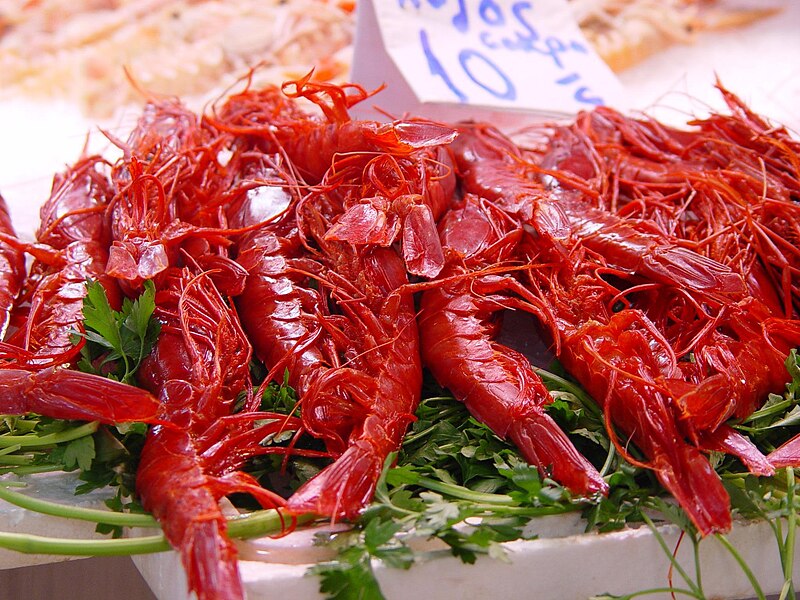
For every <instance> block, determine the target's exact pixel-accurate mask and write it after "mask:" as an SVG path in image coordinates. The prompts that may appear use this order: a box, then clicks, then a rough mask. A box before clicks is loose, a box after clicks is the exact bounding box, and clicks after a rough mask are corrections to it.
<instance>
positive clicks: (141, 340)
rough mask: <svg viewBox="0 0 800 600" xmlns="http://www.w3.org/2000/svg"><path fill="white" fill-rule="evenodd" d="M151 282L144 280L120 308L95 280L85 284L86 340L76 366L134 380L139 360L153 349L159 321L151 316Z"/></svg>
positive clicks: (153, 306)
mask: <svg viewBox="0 0 800 600" xmlns="http://www.w3.org/2000/svg"><path fill="white" fill-rule="evenodd" d="M155 307H156V301H155V286H154V285H153V282H152V281H149V280H148V281H145V283H144V291H143V292H142V294H141V295H140V296H139V297H138V298H137V299H136V300H133V301H131V300H130V299H128V298H125V300H124V301H123V304H122V310H120V311H116V310H114V309H112V308H111V305H110V304H109V302H108V296H107V295H106V290H105V288H104V287H103V286H102V285H101V284H100V283H99V282H97V281H93V282H89V283H87V286H86V297H85V298H84V301H83V316H84V327H85V330H86V331H85V334H84V336H85V337H86V342H87V343H86V344H85V345H84V347H83V348H82V350H81V360H80V362H79V363H78V368H79V369H81V370H82V371H86V372H87V373H97V374H101V375H105V376H107V377H111V378H113V379H117V380H118V381H123V382H125V383H130V384H134V379H133V377H134V375H135V373H136V371H137V369H138V368H139V365H141V363H142V360H143V359H144V357H146V356H147V355H148V354H150V352H151V350H152V349H153V344H155V341H156V339H157V338H158V334H159V332H160V331H161V324H160V323H159V322H158V320H156V319H154V318H153V312H154V311H155Z"/></svg>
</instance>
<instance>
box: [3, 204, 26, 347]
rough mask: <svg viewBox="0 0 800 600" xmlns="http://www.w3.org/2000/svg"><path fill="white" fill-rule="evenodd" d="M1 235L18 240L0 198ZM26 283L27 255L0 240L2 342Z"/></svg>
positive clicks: (13, 245) (5, 206) (15, 246)
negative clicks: (18, 297) (13, 309)
mask: <svg viewBox="0 0 800 600" xmlns="http://www.w3.org/2000/svg"><path fill="white" fill-rule="evenodd" d="M0 234H3V235H4V236H7V237H9V238H11V239H12V241H13V240H14V239H15V238H16V233H15V232H14V226H13V225H12V223H11V215H10V214H9V210H8V205H7V204H6V201H5V200H4V199H3V197H2V196H0ZM24 281H25V254H24V253H23V252H22V250H21V249H20V247H19V246H18V245H16V244H13V243H8V242H6V241H4V240H3V239H2V238H0V340H2V339H3V338H4V337H5V335H6V329H7V328H8V323H9V320H10V318H11V309H12V308H13V307H14V305H15V303H16V301H17V296H19V293H20V291H22V285H23V282H24Z"/></svg>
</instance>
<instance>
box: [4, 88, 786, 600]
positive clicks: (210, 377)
mask: <svg viewBox="0 0 800 600" xmlns="http://www.w3.org/2000/svg"><path fill="white" fill-rule="evenodd" d="M720 89H721V92H722V93H723V94H724V96H725V98H726V100H727V101H728V105H729V108H730V114H728V115H722V114H714V115H711V116H710V117H708V118H706V119H703V120H697V121H694V122H692V123H690V124H689V126H688V128H687V129H674V128H669V127H666V126H664V125H662V124H660V123H658V122H656V121H653V120H648V119H646V118H638V119H634V118H631V117H627V116H625V115H622V114H620V113H618V112H615V111H613V110H612V109H609V108H598V109H596V110H594V111H593V112H589V113H583V114H580V115H578V116H577V118H576V119H575V120H574V122H572V123H568V124H557V125H550V126H548V127H547V128H542V129H541V130H540V131H539V132H538V133H539V134H540V135H539V136H538V137H539V138H540V139H545V140H546V143H544V144H542V145H537V146H536V147H530V148H528V147H524V146H522V145H520V144H517V143H515V142H514V141H513V140H512V139H510V138H509V137H507V136H506V135H504V134H503V133H502V132H500V131H499V130H497V129H495V128H494V127H492V126H491V125H489V124H479V123H460V124H446V123H437V122H431V121H427V120H423V119H416V118H410V117H409V118H404V119H399V120H395V121H389V122H373V121H358V120H353V119H351V117H350V115H349V109H350V108H351V107H352V106H353V105H354V104H355V103H357V102H360V101H363V100H364V99H365V98H367V97H369V95H370V94H369V92H367V91H365V90H364V89H362V88H360V87H359V86H356V85H344V86H338V85H334V84H330V83H321V82H318V81H313V80H311V79H310V77H303V78H300V79H297V80H294V81H290V82H287V83H285V84H284V85H283V86H282V87H280V88H278V87H274V86H271V87H265V88H261V89H256V88H252V87H250V86H248V87H246V88H245V89H244V91H242V92H240V93H237V94H233V95H231V96H229V97H227V98H225V99H222V100H220V101H218V102H217V103H216V104H214V105H213V106H211V107H210V109H209V110H208V111H207V112H206V113H205V114H195V113H194V112H192V111H191V110H189V109H187V108H186V107H185V106H184V105H183V104H181V102H180V101H178V100H177V99H176V100H164V99H158V100H153V101H151V102H150V103H149V104H148V105H147V106H146V107H145V109H144V112H143V114H142V116H141V118H140V120H139V122H138V124H137V125H136V127H135V128H134V130H133V131H132V133H131V134H130V136H129V137H128V138H127V139H126V140H117V139H114V140H113V141H114V143H115V144H116V145H117V146H118V147H119V149H120V150H121V154H122V156H121V158H119V159H118V160H117V161H116V162H114V163H113V164H111V163H108V162H106V161H105V160H103V159H102V158H101V157H98V156H87V157H83V158H81V160H80V161H79V162H78V163H76V164H75V165H74V166H72V167H71V168H69V169H68V170H67V171H66V172H65V173H63V174H61V175H58V176H57V177H56V178H55V181H54V186H53V192H52V195H51V196H50V198H49V199H48V200H47V201H46V202H45V203H44V205H43V207H42V211H41V215H42V224H41V227H40V228H39V231H38V232H37V235H36V241H35V242H33V243H30V244H26V243H22V242H21V241H19V240H18V239H17V238H16V236H15V233H14V230H13V226H12V223H11V222H10V219H9V218H8V211H7V210H6V206H5V204H4V203H2V202H1V201H0V261H2V263H3V267H4V268H3V269H2V272H1V274H0V311H2V312H0V327H2V330H3V341H2V342H0V382H1V384H2V390H3V393H2V395H0V412H2V413H6V414H21V413H25V412H29V411H35V412H38V413H41V414H44V415H48V416H52V417H55V418H69V419H85V420H99V421H102V422H105V423H112V424H113V423H119V422H122V421H143V422H146V423H149V424H150V428H149V432H148V434H147V438H146V441H145V445H144V448H143V450H142V455H141V460H140V464H139V468H138V472H137V483H136V493H137V495H138V496H139V498H140V499H141V501H142V503H143V505H144V507H145V508H146V509H148V510H149V511H151V512H152V513H153V515H154V516H155V517H156V518H157V519H158V520H159V522H160V523H161V526H162V528H163V530H164V533H165V535H166V537H167V539H168V540H169V542H170V543H171V544H172V546H173V547H174V548H175V549H176V550H177V551H178V552H179V553H180V556H181V559H182V562H183V565H184V568H185V570H186V573H187V577H188V582H189V588H190V589H191V590H192V591H193V592H195V593H196V594H197V596H198V598H201V599H223V598H224V599H236V598H243V597H244V591H243V589H242V584H241V581H240V579H239V576H238V571H237V565H236V548H235V546H234V545H233V544H232V543H231V541H230V540H229V539H228V536H227V533H226V524H225V519H224V518H223V516H222V513H221V511H220V507H219V501H220V500H221V499H222V498H223V497H225V496H228V495H230V494H233V493H244V494H249V495H251V496H252V497H253V498H254V499H255V500H256V501H257V502H258V503H260V504H261V505H262V506H264V507H267V508H276V509H278V510H279V511H280V512H281V514H282V515H284V518H285V523H286V528H287V531H288V530H289V529H291V526H292V521H293V519H294V518H295V517H297V516H299V515H306V514H312V515H316V516H317V517H319V518H325V519H328V520H342V519H346V520H354V519H356V518H358V516H359V514H360V513H361V512H362V511H363V510H364V509H365V508H366V507H367V505H368V504H369V503H370V502H371V499H372V496H373V494H374V492H375V488H376V485H377V483H378V480H379V477H380V474H381V471H382V469H383V467H384V464H385V462H386V460H387V459H388V458H389V456H390V455H391V454H392V453H393V452H395V451H397V450H398V449H399V447H400V445H401V443H402V440H403V436H404V434H405V432H406V429H407V427H408V426H409V424H410V423H411V422H412V421H413V420H414V419H415V416H414V413H415V410H416V408H417V406H418V404H419V402H420V398H421V394H422V383H423V378H424V375H425V373H426V372H427V373H430V375H431V376H432V377H433V378H434V379H435V380H436V381H437V382H438V383H439V384H440V385H441V386H442V387H444V388H446V389H448V390H449V391H450V392H451V393H452V394H453V395H454V397H455V398H457V399H458V400H460V401H461V402H463V403H464V404H465V406H466V407H467V409H468V410H469V411H470V412H471V414H472V415H473V416H474V417H475V418H476V419H478V420H480V421H482V422H483V423H485V424H486V425H487V426H488V427H489V428H491V429H492V431H494V432H495V433H496V435H497V436H499V437H501V438H503V439H506V440H508V441H509V442H510V443H512V444H514V445H515V446H516V447H517V448H518V450H519V452H520V454H521V455H522V456H523V457H524V458H525V459H526V460H527V461H528V462H529V463H530V464H531V465H534V466H536V467H537V468H538V469H539V470H540V472H541V473H542V475H543V476H547V477H551V478H552V479H554V480H556V481H557V482H559V483H561V484H562V485H563V486H564V487H566V488H567V489H569V490H570V491H571V492H573V493H574V494H575V495H577V496H582V497H585V498H588V499H591V498H593V497H596V496H598V495H602V494H605V493H607V492H608V483H607V481H606V480H605V479H604V478H603V476H602V475H601V474H600V472H599V471H598V470H597V468H596V466H595V465H593V464H592V462H591V461H590V460H588V459H587V458H586V457H585V456H583V455H582V454H581V453H580V451H579V450H578V449H577V448H576V447H575V445H573V442H572V441H571V439H570V437H569V436H568V435H566V433H565V432H564V431H562V430H561V429H560V428H559V425H558V424H557V423H556V421H555V420H554V419H553V418H552V417H551V416H550V415H549V414H548V412H547V407H548V405H549V404H550V403H551V401H552V398H551V396H550V394H549V393H548V390H547V388H546V387H545V385H544V383H543V382H542V380H541V379H540V377H539V376H538V375H537V371H536V369H535V368H534V366H533V365H532V364H531V362H530V360H529V359H528V358H527V357H526V356H525V355H523V354H522V353H520V352H518V351H516V350H515V349H514V348H511V347H509V346H507V345H505V344H504V343H503V341H502V340H501V336H500V332H501V328H502V321H503V315H504V313H506V312H507V311H523V312H526V313H529V314H530V315H532V316H533V317H534V318H535V320H537V321H538V324H539V327H538V328H537V329H536V330H531V331H530V332H528V333H527V334H528V335H529V336H530V337H531V338H533V337H535V336H538V337H540V338H542V339H543V340H544V342H545V343H546V344H548V345H549V347H550V349H551V350H552V352H553V354H554V355H555V356H556V357H557V358H558V359H559V360H560V361H561V363H562V364H563V365H564V367H565V368H566V369H567V371H568V372H569V373H570V374H571V375H572V376H573V377H574V378H575V379H577V381H578V382H580V384H582V385H583V387H584V388H585V389H586V390H587V391H588V392H589V394H590V395H591V396H592V397H593V398H594V400H595V401H596V402H597V403H598V404H599V405H600V406H601V407H602V410H603V413H604V415H605V420H606V425H607V428H608V435H609V438H610V439H611V440H612V442H613V443H614V444H615V446H616V447H617V450H618V452H619V453H620V454H621V455H622V456H624V457H625V458H627V459H628V460H629V461H630V462H631V463H632V464H635V465H637V466H640V467H642V468H645V469H650V470H652V471H653V472H654V474H655V476H656V477H657V478H658V479H659V481H660V482H661V483H662V484H663V486H664V488H665V489H666V490H667V491H668V492H669V493H670V494H672V496H674V498H675V499H676V500H677V502H678V503H679V504H680V505H681V507H683V509H684V510H685V512H686V513H687V515H688V516H689V518H690V519H691V521H692V522H693V523H694V524H695V525H696V527H697V529H698V530H699V531H700V532H701V533H702V534H709V533H712V532H723V531H726V530H728V529H729V528H730V527H731V511H730V502H729V499H728V496H727V493H726V491H725V489H724V487H723V486H722V483H721V481H720V479H719V476H718V475H717V474H716V472H715V471H714V469H713V468H712V466H711V464H710V463H709V460H708V458H707V454H708V453H710V452H723V453H728V454H731V455H733V456H735V457H737V458H738V459H739V460H741V462H742V464H744V465H745V466H746V468H748V469H749V470H750V471H751V472H753V473H755V474H758V475H771V474H772V473H773V472H774V470H775V468H777V467H781V466H785V465H800V438H798V439H796V440H791V441H789V442H788V443H787V444H786V445H785V446H784V447H782V448H779V449H777V450H776V451H775V452H774V453H772V454H770V455H767V456H765V455H764V454H762V452H761V451H760V450H759V449H758V448H757V447H756V446H755V445H754V443H753V442H752V441H751V440H750V439H748V438H747V437H745V436H744V435H742V434H740V433H738V432H737V430H735V429H734V428H733V427H732V426H731V424H732V423H734V422H735V421H736V420H739V419H743V418H746V417H747V416H749V415H750V414H751V413H752V412H753V411H754V410H756V409H757V408H758V407H759V406H760V405H761V404H762V403H763V402H764V400H765V399H766V396H767V395H768V394H769V393H779V392H781V391H782V390H783V389H784V386H785V385H786V383H787V382H788V380H789V374H788V373H787V371H786V369H785V368H784V367H783V363H784V360H785V358H786V356H787V355H788V354H789V352H790V351H791V350H792V349H793V348H796V347H797V346H798V345H800V321H798V310H800V297H799V296H800V281H798V272H800V251H798V237H799V236H800V230H798V228H797V223H798V222H800V218H798V217H800V214H798V211H800V208H798V206H800V204H798V202H800V142H797V141H796V140H794V139H793V138H792V137H791V136H790V135H789V134H788V133H787V132H786V131H785V130H784V129H782V128H780V127H775V126H772V125H770V124H769V123H767V122H766V121H765V120H764V119H762V118H761V117H759V116H758V115H755V114H753V113H752V112H751V111H750V110H749V109H748V108H747V107H746V106H745V105H744V104H743V103H742V102H741V101H740V100H739V99H738V98H736V97H735V96H734V95H733V94H731V93H729V92H727V91H726V90H724V89H722V88H721V86H720ZM309 105H310V106H312V108H313V110H309V109H308V106H309ZM26 254H27V255H30V256H31V257H33V261H32V263H31V266H30V268H29V269H28V270H26V269H25V266H24V263H25V256H26ZM86 280H93V281H97V282H100V284H101V285H102V286H103V288H104V289H105V291H106V294H107V296H108V298H109V302H110V304H111V305H112V306H113V307H118V306H119V305H120V303H121V302H122V301H123V299H125V298H131V299H133V298H136V297H137V296H138V295H139V294H140V293H141V292H142V290H143V289H144V287H145V286H150V285H152V286H153V288H154V290H155V299H156V308H155V313H154V317H155V318H156V319H157V320H158V322H159V323H160V325H161V330H160V334H159V337H158V339H157V341H156V343H155V345H154V347H153V350H152V352H151V353H150V354H149V355H148V356H147V357H146V358H145V359H144V360H143V362H142V364H141V368H140V369H139V371H138V372H137V374H136V377H137V380H136V383H137V385H136V386H131V385H126V384H123V383H120V382H117V381H112V380H110V379H104V378H102V377H100V376H98V375H93V374H88V373H82V372H79V371H78V370H77V364H76V361H77V357H78V355H79V353H80V350H81V346H82V344H83V343H85V342H84V338H83V337H81V335H80V334H81V333H82V332H83V327H84V325H83V319H82V312H81V311H82V304H83V298H84V296H85V295H86V293H87V292H86V285H85V282H86ZM76 333H77V334H79V335H75V334H76ZM253 362H258V363H261V364H263V366H264V368H265V371H266V373H267V375H266V378H265V379H264V380H263V382H262V380H260V379H259V380H258V381H254V380H253V375H252V371H251V368H250V367H251V365H252V364H253ZM284 378H285V379H286V381H288V383H289V384H290V385H291V387H292V388H293V389H294V390H295V392H296V394H297V397H298V399H299V402H298V410H297V411H296V412H294V413H293V414H291V415H289V416H287V415H280V414H277V413H272V412H268V411H264V410H262V409H261V401H260V398H261V389H260V386H261V385H266V384H267V383H269V382H270V381H278V382H282V381H284ZM283 433H290V436H291V437H292V441H291V442H290V443H289V445H288V446H280V445H271V444H269V443H268V442H267V441H266V440H268V439H270V438H272V437H274V436H275V435H277V434H283ZM301 436H311V437H313V438H316V439H317V440H319V442H318V444H319V445H318V446H317V447H318V448H322V449H321V450H312V449H309V448H308V447H306V446H303V445H302V444H298V443H297V441H298V440H299V439H300V437H301ZM632 448H635V449H636V452H635V453H634V452H633V451H632ZM267 453H280V454H283V455H291V454H296V455H305V456H316V457H320V458H325V459H327V461H328V462H327V466H326V467H324V468H323V469H322V470H321V471H320V472H319V473H318V474H317V475H316V476H314V477H312V478H311V479H309V480H308V481H306V482H305V483H304V484H303V485H302V486H301V487H299V488H298V489H297V490H295V491H293V492H292V493H291V494H289V495H288V497H284V496H281V495H279V494H278V493H276V492H274V491H272V490H269V489H265V488H263V487H262V486H261V485H260V483H259V482H258V481H257V480H256V479H254V478H253V477H252V476H250V475H249V474H248V473H247V472H246V470H245V466H246V462H247V460H248V459H249V458H251V457H254V456H258V455H262V454H267Z"/></svg>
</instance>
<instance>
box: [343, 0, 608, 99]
mask: <svg viewBox="0 0 800 600" xmlns="http://www.w3.org/2000/svg"><path fill="white" fill-rule="evenodd" d="M359 13H360V14H359V25H358V31H357V35H356V54H355V57H354V66H353V73H354V79H355V80H356V81H357V82H367V83H369V84H380V83H386V84H387V86H388V89H389V92H388V93H387V94H386V98H388V97H389V96H391V95H392V90H393V89H394V88H395V86H396V85H398V84H397V82H396V81H394V79H395V78H400V79H401V80H402V82H403V84H404V85H405V86H407V87H408V89H409V90H410V91H411V92H412V93H413V96H414V98H415V99H416V100H417V101H418V102H419V103H421V104H423V105H431V104H450V105H455V106H464V105H469V106H476V107H488V108H492V109H500V110H507V109H508V110H516V111H540V112H548V113H553V112H555V113H574V112H577V111H578V110H581V109H586V108H592V107H593V106H597V105H600V104H614V105H615V106H619V104H620V99H621V96H622V93H621V92H622V87H621V85H620V83H619V81H618V80H617V78H616V77H615V76H614V74H613V73H612V72H611V70H610V69H609V68H608V66H607V65H606V64H605V63H604V62H603V61H602V60H601V59H600V57H599V56H597V54H596V53H595V52H594V51H593V49H592V48H591V46H590V45H589V44H588V42H587V41H586V40H585V39H584V37H583V35H582V34H581V32H580V29H579V28H578V26H577V25H576V24H575V21H574V19H573V17H572V13H571V11H570V8H569V6H568V4H567V2H566V0H364V1H362V2H360V3H359ZM362 13H363V14H362ZM382 55H385V57H386V58H388V61H385V60H384V58H383V56H382ZM384 63H386V64H384ZM401 96H402V93H401ZM380 102H384V100H383V99H381V100H380ZM409 110H410V109H409Z"/></svg>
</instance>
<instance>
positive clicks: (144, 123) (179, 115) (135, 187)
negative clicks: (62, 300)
mask: <svg viewBox="0 0 800 600" xmlns="http://www.w3.org/2000/svg"><path fill="white" fill-rule="evenodd" d="M228 141H229V140H228V139H227V136H225V135H221V134H220V133H219V132H217V131H216V130H214V129H213V128H211V127H210V126H209V125H208V124H207V123H205V122H203V121H201V120H199V119H198V117H197V116H196V115H194V113H192V112H191V111H189V110H187V109H186V108H185V107H183V106H182V105H181V104H180V103H178V102H162V103H157V104H156V103H151V104H149V105H148V106H147V108H146V110H145V114H144V116H143V117H142V119H141V120H140V122H139V124H138V125H137V127H136V128H135V129H134V131H133V132H132V134H131V136H130V137H129V139H128V141H127V142H120V141H118V140H115V143H116V144H117V145H119V146H120V147H121V148H122V149H123V152H124V156H123V158H122V159H121V160H120V161H118V162H117V164H115V165H114V168H113V170H112V181H113V183H114V186H115V191H116V194H115V196H114V198H113V199H112V201H111V203H110V206H109V209H108V213H109V218H110V220H111V224H112V231H111V233H112V244H111V248H110V251H109V260H108V266H107V273H108V274H109V275H110V276H112V277H115V278H116V279H117V280H118V281H119V282H120V283H121V285H122V286H123V288H124V289H125V291H126V292H127V293H130V292H132V291H135V290H137V289H138V288H139V287H140V285H141V283H142V282H143V281H144V280H146V279H152V278H154V277H157V276H158V275H159V274H161V273H162V272H163V271H165V270H166V269H167V268H168V267H169V266H171V265H175V264H178V263H179V262H180V260H181V256H182V253H183V252H186V253H188V254H189V255H191V256H192V258H193V260H194V262H195V263H197V264H199V265H201V266H203V267H207V268H208V269H209V270H212V271H213V272H218V271H220V270H226V269H229V270H231V271H233V273H234V275H233V277H229V279H231V280H236V279H237V277H236V271H237V269H236V267H235V264H234V263H233V262H232V261H229V260H227V251H226V250H225V249H226V248H227V247H228V246H229V245H230V241H229V240H228V238H227V237H226V235H225V233H226V232H225V231H224V226H225V221H224V208H223V207H220V206H218V205H217V204H216V203H215V202H213V201H212V200H214V199H216V198H218V197H220V196H221V195H222V192H223V190H224V189H226V188H227V187H228V186H229V185H230V182H229V180H228V176H227V172H226V170H225V168H224V166H223V165H222V164H221V163H220V158H219V157H220V153H221V152H222V151H223V150H224V149H225V148H226V144H227V143H228ZM223 162H224V161H223ZM238 275H239V277H238V279H239V280H243V276H244V274H243V273H238Z"/></svg>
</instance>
